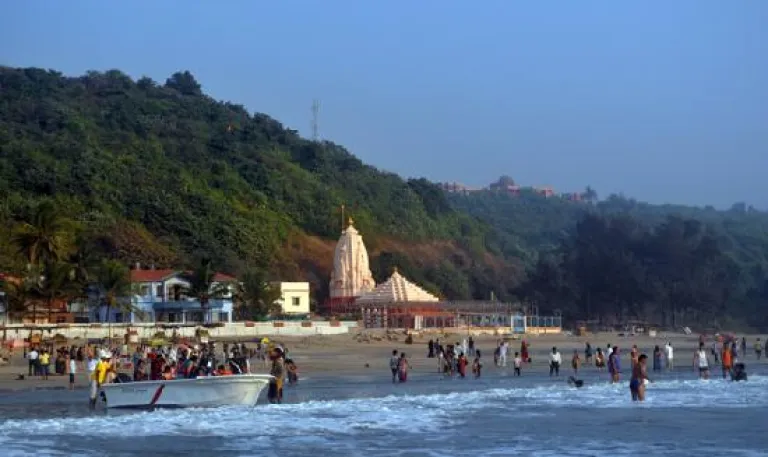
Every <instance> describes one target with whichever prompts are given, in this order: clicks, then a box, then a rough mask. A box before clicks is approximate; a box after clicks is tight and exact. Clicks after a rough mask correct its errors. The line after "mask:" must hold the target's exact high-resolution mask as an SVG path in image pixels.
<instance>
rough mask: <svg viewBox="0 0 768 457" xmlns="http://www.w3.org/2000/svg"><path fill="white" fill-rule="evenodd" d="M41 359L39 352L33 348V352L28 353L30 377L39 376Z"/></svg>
mask: <svg viewBox="0 0 768 457" xmlns="http://www.w3.org/2000/svg"><path fill="white" fill-rule="evenodd" d="M39 357H40V353H39V352H37V348H35V347H33V348H32V350H31V351H29V352H28V353H27V360H28V361H29V376H32V375H33V374H34V375H35V376H37V375H38V373H39V371H40V370H39V369H38V368H37V363H38V362H39V360H38V358H39Z"/></svg>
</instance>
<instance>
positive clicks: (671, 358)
mask: <svg viewBox="0 0 768 457" xmlns="http://www.w3.org/2000/svg"><path fill="white" fill-rule="evenodd" d="M664 351H665V352H666V353H667V354H666V355H667V371H672V370H673V369H674V368H675V363H674V355H675V351H674V349H672V343H670V342H669V341H667V345H666V346H664Z"/></svg>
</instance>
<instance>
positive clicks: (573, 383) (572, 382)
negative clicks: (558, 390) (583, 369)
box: [568, 376, 584, 389]
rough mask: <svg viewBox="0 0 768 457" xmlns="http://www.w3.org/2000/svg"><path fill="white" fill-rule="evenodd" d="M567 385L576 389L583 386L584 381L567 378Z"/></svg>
mask: <svg viewBox="0 0 768 457" xmlns="http://www.w3.org/2000/svg"><path fill="white" fill-rule="evenodd" d="M568 385H571V386H574V387H576V388H577V389H578V388H580V387H582V386H583V385H584V381H583V380H582V379H576V378H574V377H573V376H568Z"/></svg>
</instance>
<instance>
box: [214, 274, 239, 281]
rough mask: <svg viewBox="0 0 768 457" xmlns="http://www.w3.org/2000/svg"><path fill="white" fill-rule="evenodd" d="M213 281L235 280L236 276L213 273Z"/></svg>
mask: <svg viewBox="0 0 768 457" xmlns="http://www.w3.org/2000/svg"><path fill="white" fill-rule="evenodd" d="M213 281H214V282H231V281H237V278H235V277H234V276H230V275H228V274H224V273H216V274H215V275H213Z"/></svg>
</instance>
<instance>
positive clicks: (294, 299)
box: [291, 297, 301, 306]
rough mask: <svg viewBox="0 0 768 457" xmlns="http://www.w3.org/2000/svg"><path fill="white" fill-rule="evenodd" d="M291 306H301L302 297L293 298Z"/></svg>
mask: <svg viewBox="0 0 768 457" xmlns="http://www.w3.org/2000/svg"><path fill="white" fill-rule="evenodd" d="M291 304H292V305H293V306H299V305H301V298H300V297H291Z"/></svg>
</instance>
